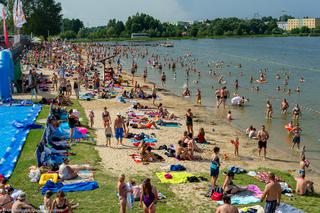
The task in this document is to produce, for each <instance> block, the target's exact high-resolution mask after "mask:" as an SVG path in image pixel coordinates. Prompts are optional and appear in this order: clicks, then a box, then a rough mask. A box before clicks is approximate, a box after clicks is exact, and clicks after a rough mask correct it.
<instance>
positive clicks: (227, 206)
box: [216, 195, 239, 213]
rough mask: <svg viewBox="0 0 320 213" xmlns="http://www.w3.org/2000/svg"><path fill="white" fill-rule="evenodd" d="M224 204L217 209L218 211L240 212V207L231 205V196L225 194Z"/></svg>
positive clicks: (224, 212)
mask: <svg viewBox="0 0 320 213" xmlns="http://www.w3.org/2000/svg"><path fill="white" fill-rule="evenodd" d="M222 200H223V205H222V206H219V207H218V208H217V210H216V213H239V211H238V209H237V208H236V207H234V206H232V205H231V199H230V197H229V196H227V195H224V196H223V198H222Z"/></svg>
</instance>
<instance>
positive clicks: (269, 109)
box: [266, 100, 273, 119]
mask: <svg viewBox="0 0 320 213" xmlns="http://www.w3.org/2000/svg"><path fill="white" fill-rule="evenodd" d="M272 113H273V109H272V104H271V102H270V101H269V100H268V101H267V109H266V116H267V118H268V119H271V118H272Z"/></svg>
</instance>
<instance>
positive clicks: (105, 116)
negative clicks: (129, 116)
mask: <svg viewBox="0 0 320 213" xmlns="http://www.w3.org/2000/svg"><path fill="white" fill-rule="evenodd" d="M102 120H103V126H104V128H106V124H107V122H109V123H110V124H111V118H110V113H109V112H108V108H107V107H104V111H103V113H102Z"/></svg>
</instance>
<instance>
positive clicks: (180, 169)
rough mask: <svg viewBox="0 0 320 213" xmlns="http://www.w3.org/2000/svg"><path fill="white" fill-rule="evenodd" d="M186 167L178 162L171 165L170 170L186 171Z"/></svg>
mask: <svg viewBox="0 0 320 213" xmlns="http://www.w3.org/2000/svg"><path fill="white" fill-rule="evenodd" d="M185 170H186V167H184V166H183V165H181V164H177V165H171V166H170V171H185Z"/></svg>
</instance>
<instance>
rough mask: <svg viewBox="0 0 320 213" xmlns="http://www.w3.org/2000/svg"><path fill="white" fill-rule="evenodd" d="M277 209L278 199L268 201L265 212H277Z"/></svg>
mask: <svg viewBox="0 0 320 213" xmlns="http://www.w3.org/2000/svg"><path fill="white" fill-rule="evenodd" d="M276 209H277V201H276V200H273V201H266V205H265V206H264V212H265V213H275V212H276Z"/></svg>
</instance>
